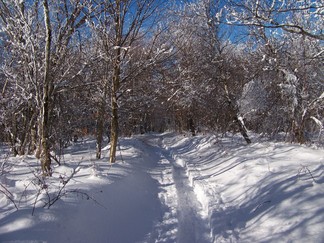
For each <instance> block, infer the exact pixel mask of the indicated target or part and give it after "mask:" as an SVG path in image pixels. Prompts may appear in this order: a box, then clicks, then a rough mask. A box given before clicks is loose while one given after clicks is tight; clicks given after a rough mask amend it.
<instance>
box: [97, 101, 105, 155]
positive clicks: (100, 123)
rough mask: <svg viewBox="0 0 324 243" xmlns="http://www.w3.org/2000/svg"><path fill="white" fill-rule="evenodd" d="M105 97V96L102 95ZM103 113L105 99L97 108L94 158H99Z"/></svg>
mask: <svg viewBox="0 0 324 243" xmlns="http://www.w3.org/2000/svg"><path fill="white" fill-rule="evenodd" d="M104 98H105V97H104ZM104 113H105V101H101V103H100V104H99V109H98V117H97V131H96V133H97V134H96V135H97V144H96V149H97V151H96V158H97V159H100V158H101V148H102V140H103V132H104Z"/></svg>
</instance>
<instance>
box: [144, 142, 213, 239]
mask: <svg viewBox="0 0 324 243" xmlns="http://www.w3.org/2000/svg"><path fill="white" fill-rule="evenodd" d="M143 142H144V143H145V144H147V145H148V146H154V147H156V149H155V151H156V154H157V155H158V156H160V161H159V164H164V165H165V166H166V168H165V169H166V170H163V171H162V172H161V173H162V175H161V180H162V181H166V180H167V181H169V183H172V184H173V185H174V186H173V190H172V189H171V188H170V190H169V191H168V190H166V191H165V192H164V194H165V195H164V196H162V197H163V198H164V203H166V204H169V205H167V206H169V208H170V209H171V212H170V214H175V215H174V216H175V217H176V219H175V220H176V221H177V234H176V235H177V239H174V240H176V242H178V243H182V242H183V243H195V242H197V243H198V242H199V243H204V242H206V243H207V242H211V239H210V237H209V235H210V227H209V224H208V221H207V219H205V218H203V217H202V213H201V212H202V205H201V204H200V202H199V201H198V200H197V196H196V194H195V193H194V190H193V188H192V187H191V186H190V181H189V178H188V176H187V174H186V163H185V161H182V160H178V159H177V160H175V159H174V158H173V157H172V151H169V150H168V149H165V148H164V147H163V144H162V142H163V141H162V138H159V139H156V137H153V138H152V137H151V139H149V140H145V141H143ZM170 169H171V172H172V174H171V175H170V173H167V170H169V172H170ZM172 209H173V210H174V209H176V212H174V211H173V212H172Z"/></svg>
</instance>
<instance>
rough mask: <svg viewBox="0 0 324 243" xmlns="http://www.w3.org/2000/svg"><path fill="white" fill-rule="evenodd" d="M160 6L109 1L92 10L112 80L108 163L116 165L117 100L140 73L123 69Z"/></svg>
mask: <svg viewBox="0 0 324 243" xmlns="http://www.w3.org/2000/svg"><path fill="white" fill-rule="evenodd" d="M159 5H162V3H161V2H159V1H157V0H144V1H143V0H141V1H140V0H127V1H121V0H109V1H103V2H101V3H100V4H97V5H96V6H93V5H92V6H91V7H94V8H96V9H97V11H98V13H97V16H96V20H95V21H94V22H93V23H92V26H93V29H94V30H95V32H97V33H98V36H100V38H101V47H102V55H103V59H104V60H106V62H107V63H109V64H111V77H109V76H106V77H107V78H110V79H111V81H110V82H109V83H110V85H109V87H110V99H111V100H110V109H111V124H110V143H111V148H110V162H111V163H114V162H115V161H116V149H117V143H118V131H119V129H120V127H119V104H118V99H119V98H120V97H121V95H122V94H125V91H126V90H127V89H128V88H127V85H125V84H126V83H128V82H129V80H130V78H131V77H134V76H136V73H138V72H140V71H141V70H136V72H135V71H134V70H132V71H129V70H127V68H126V67H127V65H128V63H129V60H130V58H131V55H130V53H131V52H132V51H133V49H136V42H137V41H138V40H139V39H141V38H144V37H145V36H146V34H147V33H148V32H149V30H150V29H151V27H152V26H153V25H154V24H155V23H156V16H157V15H158V12H157V9H158V7H159ZM108 67H109V65H108ZM141 69H142V68H141ZM134 72H135V73H134ZM107 82H108V81H107ZM121 88H122V89H121Z"/></svg>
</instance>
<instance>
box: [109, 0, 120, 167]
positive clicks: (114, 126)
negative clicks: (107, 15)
mask: <svg viewBox="0 0 324 243" xmlns="http://www.w3.org/2000/svg"><path fill="white" fill-rule="evenodd" d="M116 10H117V13H116V15H115V49H116V50H115V58H114V67H113V72H114V74H113V79H112V86H111V126H110V157H109V162H110V163H115V162H116V151H117V143H118V103H117V92H118V89H119V86H120V73H121V67H120V65H121V63H120V62H121V45H122V38H123V26H122V25H123V23H122V18H121V13H122V7H121V2H120V0H116Z"/></svg>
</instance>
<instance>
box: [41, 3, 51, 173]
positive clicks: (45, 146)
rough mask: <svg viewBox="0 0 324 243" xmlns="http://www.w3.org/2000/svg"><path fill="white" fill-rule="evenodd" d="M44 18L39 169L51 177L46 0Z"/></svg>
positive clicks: (48, 29)
mask: <svg viewBox="0 0 324 243" xmlns="http://www.w3.org/2000/svg"><path fill="white" fill-rule="evenodd" d="M43 5H44V17H45V27H46V45H45V71H44V84H43V85H44V86H43V99H42V106H43V107H42V111H41V112H40V113H41V150H42V151H41V167H42V171H43V174H44V175H51V158H50V145H49V91H50V76H49V71H50V70H49V69H50V66H49V65H50V52H51V50H50V48H51V35H52V30H51V25H50V18H49V8H48V2H47V0H44V2H43Z"/></svg>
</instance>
